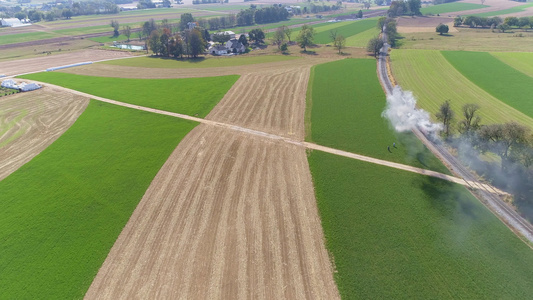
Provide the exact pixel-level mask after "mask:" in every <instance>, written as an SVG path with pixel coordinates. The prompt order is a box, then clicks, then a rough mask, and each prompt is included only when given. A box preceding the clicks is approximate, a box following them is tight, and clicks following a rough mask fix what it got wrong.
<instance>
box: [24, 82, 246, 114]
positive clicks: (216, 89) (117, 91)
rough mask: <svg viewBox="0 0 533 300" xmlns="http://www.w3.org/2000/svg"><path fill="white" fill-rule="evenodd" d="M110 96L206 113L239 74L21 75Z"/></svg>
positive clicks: (120, 99)
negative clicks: (141, 76) (151, 76)
mask: <svg viewBox="0 0 533 300" xmlns="http://www.w3.org/2000/svg"><path fill="white" fill-rule="evenodd" d="M21 78H27V79H33V80H38V81H43V82H48V83H52V84H57V85H61V86H64V87H67V88H71V89H74V90H78V91H81V92H85V93H89V94H91V95H95V96H100V97H104V98H109V99H113V100H117V101H121V102H126V103H131V104H136V105H142V106H146V107H151V108H157V109H161V110H166V111H171V112H177V113H181V114H186V115H191V116H197V117H200V118H203V117H205V116H206V115H207V114H208V113H209V112H210V111H211V109H212V108H213V107H214V106H215V105H216V104H217V103H218V101H220V100H221V99H222V97H224V95H225V94H226V92H227V91H228V90H229V89H230V88H231V86H232V85H233V84H234V83H235V81H237V79H238V78H239V76H237V75H230V76H219V77H205V78H183V79H126V78H109V77H96V76H84V75H75V74H68V73H60V72H44V73H37V74H30V75H25V76H21Z"/></svg>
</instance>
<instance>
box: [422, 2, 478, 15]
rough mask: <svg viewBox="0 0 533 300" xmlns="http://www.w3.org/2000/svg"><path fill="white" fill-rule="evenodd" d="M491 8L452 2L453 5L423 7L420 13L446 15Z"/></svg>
mask: <svg viewBox="0 0 533 300" xmlns="http://www.w3.org/2000/svg"><path fill="white" fill-rule="evenodd" d="M485 7H489V6H488V5H481V4H475V3H457V2H451V3H444V4H439V5H432V6H428V7H423V8H421V9H420V12H421V13H422V14H423V15H429V14H433V15H436V14H444V13H449V12H455V11H463V10H471V9H480V8H485Z"/></svg>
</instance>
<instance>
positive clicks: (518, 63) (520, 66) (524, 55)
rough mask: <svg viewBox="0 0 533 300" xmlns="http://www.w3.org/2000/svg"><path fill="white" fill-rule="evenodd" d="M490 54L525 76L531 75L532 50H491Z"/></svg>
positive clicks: (532, 68) (532, 71)
mask: <svg viewBox="0 0 533 300" xmlns="http://www.w3.org/2000/svg"><path fill="white" fill-rule="evenodd" d="M491 54H492V56H494V57H496V58H497V59H499V60H501V61H503V62H504V63H506V64H508V65H509V66H511V67H513V68H515V69H517V70H518V71H520V72H522V73H524V74H526V75H527V76H529V77H533V53H532V52H493V53H491Z"/></svg>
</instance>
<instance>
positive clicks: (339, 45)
mask: <svg viewBox="0 0 533 300" xmlns="http://www.w3.org/2000/svg"><path fill="white" fill-rule="evenodd" d="M345 45H346V39H345V38H344V36H342V35H340V34H339V35H337V37H335V40H334V41H333V46H334V47H335V48H336V49H337V50H339V54H341V53H342V52H341V51H342V49H344V46H345Z"/></svg>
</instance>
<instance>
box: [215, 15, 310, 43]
mask: <svg viewBox="0 0 533 300" xmlns="http://www.w3.org/2000/svg"><path fill="white" fill-rule="evenodd" d="M316 20H317V19H314V18H309V19H294V18H293V19H290V20H287V21H281V22H276V23H269V24H261V25H257V24H256V25H251V26H241V27H235V28H231V29H230V30H231V31H233V32H235V33H243V32H248V31H250V30H252V29H254V28H261V29H263V30H269V29H274V28H278V27H281V26H283V25H285V26H291V25H298V24H303V23H308V22H313V21H316ZM293 30H296V29H293ZM212 32H215V31H213V30H212ZM266 35H267V36H269V37H271V34H270V35H269V33H267V34H266ZM291 38H292V40H294V39H295V38H296V35H295V34H294V33H292V34H291Z"/></svg>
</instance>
